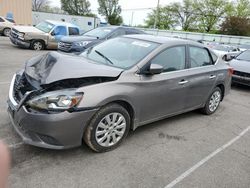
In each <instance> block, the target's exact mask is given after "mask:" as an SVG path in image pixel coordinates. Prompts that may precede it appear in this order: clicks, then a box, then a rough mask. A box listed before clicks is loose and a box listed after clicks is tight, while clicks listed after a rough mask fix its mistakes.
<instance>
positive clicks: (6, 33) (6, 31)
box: [3, 28, 10, 37]
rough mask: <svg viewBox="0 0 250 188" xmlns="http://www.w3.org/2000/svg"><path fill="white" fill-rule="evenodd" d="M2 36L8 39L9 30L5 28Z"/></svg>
mask: <svg viewBox="0 0 250 188" xmlns="http://www.w3.org/2000/svg"><path fill="white" fill-rule="evenodd" d="M3 35H4V36H6V37H8V36H9V35H10V28H5V29H4V30H3Z"/></svg>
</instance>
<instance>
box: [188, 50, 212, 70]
mask: <svg viewBox="0 0 250 188" xmlns="http://www.w3.org/2000/svg"><path fill="white" fill-rule="evenodd" d="M189 54H190V67H191V68H194V67H202V66H207V65H211V64H212V61H211V58H210V56H209V53H208V50H206V49H205V48H199V47H193V46H191V47H189Z"/></svg>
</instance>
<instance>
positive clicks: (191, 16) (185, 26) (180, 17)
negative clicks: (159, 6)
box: [169, 0, 196, 31]
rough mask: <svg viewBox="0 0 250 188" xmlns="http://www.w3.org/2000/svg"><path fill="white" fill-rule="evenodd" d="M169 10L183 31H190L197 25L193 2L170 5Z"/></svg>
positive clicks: (185, 1)
mask: <svg viewBox="0 0 250 188" xmlns="http://www.w3.org/2000/svg"><path fill="white" fill-rule="evenodd" d="M169 9H170V11H171V14H172V15H173V16H174V19H175V20H176V22H178V25H180V26H181V28H182V30H184V31H188V30H191V29H192V28H193V27H194V24H195V23H196V15H195V9H194V6H193V0H184V1H183V4H181V3H172V4H170V5H169Z"/></svg>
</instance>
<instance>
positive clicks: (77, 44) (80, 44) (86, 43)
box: [75, 41, 92, 47]
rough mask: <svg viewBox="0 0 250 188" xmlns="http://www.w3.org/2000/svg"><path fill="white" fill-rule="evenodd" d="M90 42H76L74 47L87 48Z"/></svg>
mask: <svg viewBox="0 0 250 188" xmlns="http://www.w3.org/2000/svg"><path fill="white" fill-rule="evenodd" d="M91 42H92V41H80V42H76V43H75V45H76V46H80V47H84V46H87V45H88V44H89V43H91Z"/></svg>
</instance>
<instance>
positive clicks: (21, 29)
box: [13, 26, 44, 33]
mask: <svg viewBox="0 0 250 188" xmlns="http://www.w3.org/2000/svg"><path fill="white" fill-rule="evenodd" d="M13 28H14V29H16V30H17V31H19V32H22V33H44V32H43V31H41V30H39V29H37V28H36V27H33V26H15V27H13Z"/></svg>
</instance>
